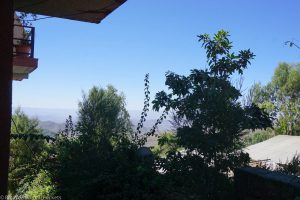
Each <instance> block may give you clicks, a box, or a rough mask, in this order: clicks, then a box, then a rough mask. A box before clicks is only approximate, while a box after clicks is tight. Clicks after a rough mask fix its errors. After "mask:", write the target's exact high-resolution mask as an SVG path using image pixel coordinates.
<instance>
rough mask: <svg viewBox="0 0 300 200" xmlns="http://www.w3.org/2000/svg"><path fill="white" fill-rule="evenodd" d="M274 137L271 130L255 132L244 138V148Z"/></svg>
mask: <svg viewBox="0 0 300 200" xmlns="http://www.w3.org/2000/svg"><path fill="white" fill-rule="evenodd" d="M274 136H275V132H274V130H272V129H266V130H255V131H254V132H251V133H249V134H248V135H246V136H245V137H244V144H245V146H250V145H253V144H257V143H259V142H263V141H265V140H268V139H270V138H272V137H274Z"/></svg>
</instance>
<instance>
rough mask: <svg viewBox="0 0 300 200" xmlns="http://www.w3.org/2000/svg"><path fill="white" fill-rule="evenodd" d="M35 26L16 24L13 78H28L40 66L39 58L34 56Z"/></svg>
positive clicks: (19, 79)
mask: <svg viewBox="0 0 300 200" xmlns="http://www.w3.org/2000/svg"><path fill="white" fill-rule="evenodd" d="M34 35H35V28H34V27H30V26H22V25H21V24H19V23H16V21H15V25H14V38H13V80H17V81H22V80H23V79H28V77H29V74H30V73H31V72H33V71H34V70H35V69H36V68H37V67H38V60H37V59H36V58H34Z"/></svg>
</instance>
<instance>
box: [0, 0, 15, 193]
mask: <svg viewBox="0 0 300 200" xmlns="http://www.w3.org/2000/svg"><path fill="white" fill-rule="evenodd" d="M13 2H14V1H12V0H1V1H0V27H1V31H0V198H2V199H3V198H5V195H7V190H8V166H9V143H10V126H11V104H12V75H13V73H12V68H13V66H12V65H13V22H14V8H13ZM3 195H4V196H3Z"/></svg>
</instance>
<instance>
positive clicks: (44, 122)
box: [13, 107, 172, 136]
mask: <svg viewBox="0 0 300 200" xmlns="http://www.w3.org/2000/svg"><path fill="white" fill-rule="evenodd" d="M21 109H22V110H23V111H24V112H25V114H26V115H28V116H29V117H32V118H37V119H38V120H39V121H40V128H42V129H44V130H45V134H47V135H50V136H53V135H54V134H56V133H58V132H59V131H60V130H64V128H65V121H66V119H67V118H68V116H69V115H71V116H72V118H73V120H74V122H76V121H77V118H78V116H77V111H76V110H75V109H74V110H73V109H49V108H28V107H22V108H21ZM13 110H14V109H13ZM128 112H129V114H130V119H131V122H132V124H133V125H134V128H135V127H136V126H137V124H138V122H139V120H140V115H141V111H138V110H129V111H128ZM159 116H160V113H157V112H149V113H148V117H147V120H146V122H144V128H143V132H147V131H149V130H150V129H151V128H152V126H153V125H154V124H155V122H156V120H157V119H158V118H159ZM171 129H172V126H171V124H170V123H169V121H168V120H164V121H163V122H162V124H160V125H159V127H158V131H159V132H164V131H167V130H171Z"/></svg>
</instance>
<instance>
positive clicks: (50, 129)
mask: <svg viewBox="0 0 300 200" xmlns="http://www.w3.org/2000/svg"><path fill="white" fill-rule="evenodd" d="M39 127H40V128H42V129H44V133H45V135H49V136H54V135H55V134H57V133H58V132H59V131H61V130H64V128H65V124H64V123H56V122H52V121H40V123H39Z"/></svg>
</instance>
